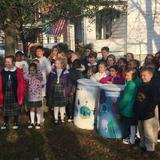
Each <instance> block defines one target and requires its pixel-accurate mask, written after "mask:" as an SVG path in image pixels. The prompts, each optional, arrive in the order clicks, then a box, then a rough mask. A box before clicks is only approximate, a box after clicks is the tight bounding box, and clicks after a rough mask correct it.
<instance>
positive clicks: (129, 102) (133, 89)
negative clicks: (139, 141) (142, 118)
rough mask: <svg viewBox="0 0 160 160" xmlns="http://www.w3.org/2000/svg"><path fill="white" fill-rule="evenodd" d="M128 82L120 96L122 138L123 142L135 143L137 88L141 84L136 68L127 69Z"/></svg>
mask: <svg viewBox="0 0 160 160" xmlns="http://www.w3.org/2000/svg"><path fill="white" fill-rule="evenodd" d="M125 73H126V76H125V79H126V83H125V88H124V91H123V93H122V95H121V97H120V100H119V103H118V108H119V110H120V115H121V123H122V138H123V143H125V144H126V143H129V144H135V136H136V120H135V115H134V111H133V106H134V102H135V97H136V94H137V89H138V87H139V85H140V79H139V78H138V77H137V73H136V70H135V69H128V70H126V72H125ZM129 135H130V138H129V142H128V139H127V138H128V137H129Z"/></svg>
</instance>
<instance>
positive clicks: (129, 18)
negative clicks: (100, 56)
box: [75, 0, 160, 60]
mask: <svg viewBox="0 0 160 160" xmlns="http://www.w3.org/2000/svg"><path fill="white" fill-rule="evenodd" d="M124 5H126V6H127V9H126V11H125V12H122V13H121V14H120V16H119V17H114V18H112V19H111V17H110V16H108V15H105V14H103V12H102V14H101V15H100V14H99V15H96V17H95V19H94V20H93V19H89V18H83V19H81V20H79V21H77V23H76V24H75V39H76V40H77V41H80V42H83V43H84V44H88V43H93V44H94V48H95V50H97V51H98V52H99V51H100V49H101V47H103V46H109V48H110V50H111V53H114V54H118V55H121V54H125V53H127V52H132V53H134V54H135V55H137V58H139V59H140V60H142V59H143V58H144V55H146V54H149V53H155V52H157V51H158V50H159V49H160V0H128V1H126V2H125V3H124Z"/></svg>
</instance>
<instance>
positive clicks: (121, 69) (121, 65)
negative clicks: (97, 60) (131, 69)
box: [117, 58, 127, 80]
mask: <svg viewBox="0 0 160 160" xmlns="http://www.w3.org/2000/svg"><path fill="white" fill-rule="evenodd" d="M117 65H118V75H119V76H120V77H121V78H122V79H123V80H125V71H126V68H127V60H126V59H125V58H120V59H119V60H118V62H117Z"/></svg>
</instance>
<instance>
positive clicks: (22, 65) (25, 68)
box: [15, 60, 28, 74]
mask: <svg viewBox="0 0 160 160" xmlns="http://www.w3.org/2000/svg"><path fill="white" fill-rule="evenodd" d="M15 65H16V67H18V68H20V69H23V74H28V63H27V62H26V61H24V60H23V61H20V62H19V61H17V62H16V64H15Z"/></svg>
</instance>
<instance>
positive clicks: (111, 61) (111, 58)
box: [106, 54, 116, 69]
mask: <svg viewBox="0 0 160 160" xmlns="http://www.w3.org/2000/svg"><path fill="white" fill-rule="evenodd" d="M106 63H107V69H109V67H111V66H113V65H114V64H115V63H116V57H115V56H114V55H113V54H110V55H109V56H108V57H107V59H106Z"/></svg>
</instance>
